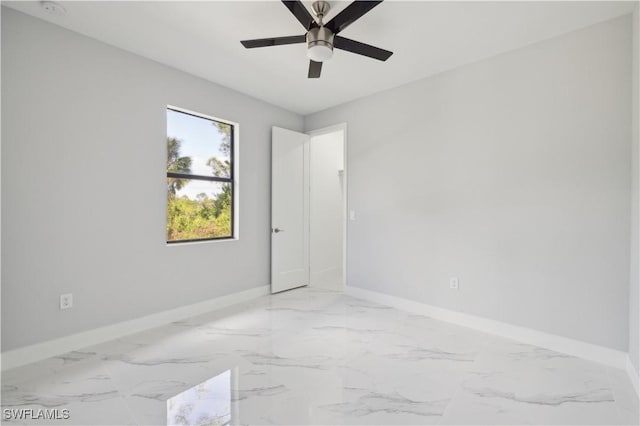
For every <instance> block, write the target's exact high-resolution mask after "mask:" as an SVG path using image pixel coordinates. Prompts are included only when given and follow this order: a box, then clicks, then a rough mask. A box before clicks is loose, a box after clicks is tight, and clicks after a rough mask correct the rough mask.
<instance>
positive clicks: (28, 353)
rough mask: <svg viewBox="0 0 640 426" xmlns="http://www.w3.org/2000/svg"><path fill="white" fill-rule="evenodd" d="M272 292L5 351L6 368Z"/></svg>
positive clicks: (234, 296) (232, 296) (250, 292)
mask: <svg viewBox="0 0 640 426" xmlns="http://www.w3.org/2000/svg"><path fill="white" fill-rule="evenodd" d="M267 294H269V286H268V285H265V286H261V287H256V288H252V289H249V290H245V291H241V292H238V293H233V294H229V295H226V296H221V297H216V298H214V299H209V300H205V301H203V302H198V303H194V304H192V305H187V306H181V307H179V308H175V309H169V310H167V311H163V312H158V313H155V314H151V315H147V316H144V317H141V318H136V319H133V320H129V321H124V322H119V323H117V324H112V325H108V326H105V327H100V328H96V329H93V330H88V331H83V332H81V333H77V334H72V335H70V336H65V337H61V338H59V339H54V340H49V341H46V342H43V343H37V344H35V345H30V346H25V347H22V348H18V349H14V350H11V351H6V352H3V353H2V362H1V364H2V367H1V369H2V371H4V370H8V369H10V368H15V367H20V366H22V365H26V364H30V363H32V362H36V361H40V360H43V359H46V358H50V357H52V356H56V355H60V354H63V353H66V352H70V351H74V350H78V349H81V348H84V347H87V346H91V345H96V344H98V343H102V342H106V341H109V340H113V339H117V338H119V337H122V336H126V335H128V334H133V333H138V332H141V331H144V330H148V329H150V328H155V327H159V326H162V325H165V324H169V323H171V322H174V321H180V320H183V319H185V318H190V317H193V316H196V315H200V314H204V313H207V312H211V311H215V310H217V309H222V308H225V307H227V306H231V305H235V304H237V303H241V302H246V301H248V300H252V299H256V298H258V297H261V296H265V295H267Z"/></svg>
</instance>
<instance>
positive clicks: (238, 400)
mask: <svg viewBox="0 0 640 426" xmlns="http://www.w3.org/2000/svg"><path fill="white" fill-rule="evenodd" d="M2 408H3V423H7V424H35V425H42V424H76V425H91V424H124V425H129V424H135V425H170V424H189V425H205V424H290V425H304V424H349V425H390V424H393V425H400V424H407V425H409V424H425V425H426V424H487V425H489V424H571V425H578V424H585V425H586V424H607V425H612V424H638V398H637V396H636V395H635V392H634V390H633V388H632V387H631V384H630V383H629V380H628V378H627V377H626V374H625V372H624V371H621V370H616V369H613V368H608V367H605V366H603V365H600V364H597V363H593V362H589V361H586V360H583V359H580V358H576V357H572V356H568V355H565V354H561V353H557V352H553V351H550V350H547V349H544V348H539V347H535V346H531V345H526V344H522V343H518V342H515V341H512V340H508V339H503V338H499V337H496V336H491V335H488V334H485V333H480V332H477V331H474V330H471V329H467V328H464V327H459V326H456V325H452V324H448V323H444V322H441V321H437V320H434V319H431V318H427V317H423V316H419V315H414V314H410V313H406V312H402V311H399V310H396V309H392V308H389V307H386V306H381V305H377V304H375V303H370V302H367V301H363V300H359V299H355V298H351V297H347V296H345V295H343V294H342V293H339V292H336V291H331V290H327V289H313V288H303V289H297V290H293V291H289V292H285V293H281V294H277V295H271V296H266V297H262V298H259V299H256V300H253V301H250V302H247V303H243V304H239V305H235V306H232V307H228V308H225V309H222V310H219V311H215V312H211V313H208V314H204V315H199V316H196V317H193V318H189V319H186V320H183V321H178V322H175V323H172V324H168V325H166V326H163V327H159V328H156V329H153V330H148V331H145V332H142V333H136V334H132V335H129V336H125V337H123V338H120V339H116V340H114V341H110V342H106V343H102V344H100V345H95V346H91V347H87V348H83V349H81V350H78V351H74V352H70V353H67V354H63V355H60V356H56V357H53V358H50V359H46V360H43V361H40V362H37V363H34V364H31V365H28V366H24V367H20V368H16V369H13V370H9V371H5V372H3V373H2ZM24 409H29V410H31V411H30V413H31V414H34V413H35V414H37V413H38V412H39V411H38V410H41V411H42V410H59V411H60V410H68V414H69V418H68V419H61V420H51V419H50V420H43V419H29V418H22V419H11V420H9V419H8V418H7V416H6V413H7V410H8V412H9V413H14V414H17V413H19V412H20V410H22V413H23V414H24ZM12 410H13V411H12ZM59 411H58V412H53V414H56V413H58V414H59ZM45 414H46V413H45ZM48 414H49V415H51V414H52V412H51V411H49V412H48ZM23 417H24V416H23Z"/></svg>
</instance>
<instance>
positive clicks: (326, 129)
mask: <svg viewBox="0 0 640 426" xmlns="http://www.w3.org/2000/svg"><path fill="white" fill-rule="evenodd" d="M340 130H342V150H343V153H342V155H343V157H342V158H343V162H344V164H343V170H344V172H343V175H342V177H343V180H342V185H343V188H342V190H343V191H344V192H343V193H344V203H343V205H342V286H343V289H344V287H346V286H347V234H348V226H349V220H348V218H349V185H348V179H349V173H348V172H347V168H348V164H349V162H348V152H349V150H348V149H347V123H346V122H345V123H339V124H334V125H331V126H327V127H321V128H319V129H315V130H309V131H306V132H305V133H306V134H307V135H309V137H310V138H313V137H314V136H320V135H325V134H327V133H334V132H336V131H340ZM309 146H311V139H310V140H309ZM310 167H311V156H310V155H309V157H308V168H310ZM311 189H312V188H311ZM310 216H311V210H309V217H310ZM307 232H308V233H309V239H308V241H309V247H311V231H310V229H307ZM309 265H311V259H309ZM309 271H311V269H309ZM309 276H311V274H309Z"/></svg>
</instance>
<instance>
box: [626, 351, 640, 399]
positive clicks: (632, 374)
mask: <svg viewBox="0 0 640 426" xmlns="http://www.w3.org/2000/svg"><path fill="white" fill-rule="evenodd" d="M625 367H626V370H627V375H628V376H629V380H631V384H632V385H633V389H634V390H635V391H636V396H637V397H638V398H639V399H640V389H638V387H639V386H638V381H639V380H638V379H639V378H640V376H638V372H637V371H636V369H635V367H634V366H633V364H632V363H631V358H630V357H629V356H628V355H627V363H626V366H625Z"/></svg>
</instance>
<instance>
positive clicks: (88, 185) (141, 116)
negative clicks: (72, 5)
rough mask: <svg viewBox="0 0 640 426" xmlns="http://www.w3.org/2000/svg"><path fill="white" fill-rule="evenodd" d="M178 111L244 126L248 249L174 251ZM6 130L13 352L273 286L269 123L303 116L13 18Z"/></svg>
mask: <svg viewBox="0 0 640 426" xmlns="http://www.w3.org/2000/svg"><path fill="white" fill-rule="evenodd" d="M167 104H172V105H176V106H181V107H184V108H188V109H191V110H195V111H199V112H202V113H204V114H208V115H213V116H216V117H221V118H224V119H227V120H231V121H235V122H238V123H239V125H240V141H239V144H240V145H239V149H240V179H241V180H240V240H239V241H234V242H218V243H201V244H192V245H181V246H171V247H167V245H166V244H165V197H166V194H165V192H166V183H165V167H166V153H165V149H166V142H165V138H166V124H165V107H166V105H167ZM2 124H3V125H2V151H3V152H2V231H3V232H2V249H3V250H2V266H3V268H2V296H3V297H2V348H3V350H9V349H14V348H17V347H20V346H23V345H27V344H31V343H36V342H41V341H44V340H48V339H52V338H57V337H61V336H64V335H68V334H71V333H74V332H79V331H84V330H88V329H92V328H95V327H100V326H103V325H107V324H112V323H116V322H119V321H123V320H127V319H132V318H136V317H140V316H143V315H147V314H151V313H154V312H158V311H162V310H165V309H170V308H174V307H178V306H183V305H187V304H190V303H195V302H199V301H202V300H206V299H210V298H213V297H217V296H222V295H226V294H230V293H235V292H238V291H242V290H246V289H250V288H253V287H257V286H263V285H266V284H268V283H269V250H270V245H269V244H270V243H269V241H270V234H269V227H270V223H269V221H270V216H269V205H270V140H271V139H270V138H271V136H270V135H271V126H272V125H277V126H282V127H286V128H290V129H294V130H302V127H303V119H302V117H301V116H298V115H296V114H293V113H290V112H287V111H284V110H282V109H279V108H277V107H274V106H271V105H269V104H266V103H264V102H261V101H258V100H255V99H253V98H250V97H247V96H245V95H242V94H239V93H237V92H234V91H232V90H230V89H226V88H224V87H221V86H218V85H215V84H212V83H209V82H206V81H204V80H201V79H198V78H196V77H192V76H190V75H187V74H185V73H182V72H179V71H177V70H174V69H171V68H168V67H165V66H163V65H160V64H157V63H155V62H152V61H149V60H146V59H143V58H140V57H138V56H135V55H133V54H130V53H126V52H124V51H122V50H119V49H115V48H113V47H110V46H107V45H105V44H102V43H100V42H97V41H95V40H92V39H90V38H87V37H84V36H81V35H78V34H75V33H72V32H69V31H67V30H64V29H61V28H59V27H56V26H53V25H50V24H47V23H45V22H43V21H40V20H36V19H34V18H31V17H27V16H26V15H23V14H20V13H18V12H15V11H13V10H10V9H6V8H3V9H2ZM67 292H69V293H73V295H74V308H73V309H71V310H68V311H60V310H59V309H58V298H59V295H60V294H61V293H67ZM17 324H19V325H20V326H19V327H18V326H16V325H17Z"/></svg>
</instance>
